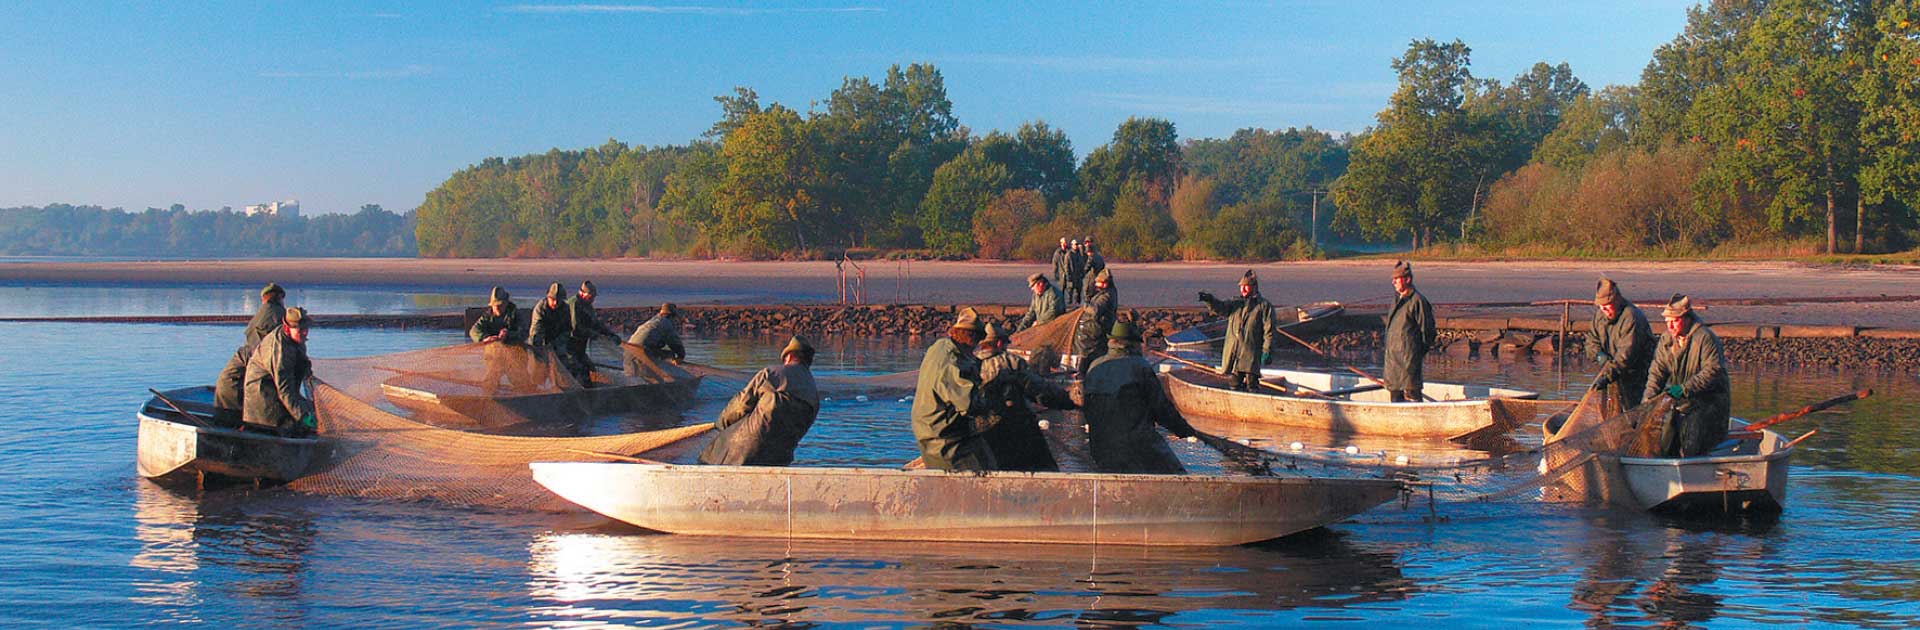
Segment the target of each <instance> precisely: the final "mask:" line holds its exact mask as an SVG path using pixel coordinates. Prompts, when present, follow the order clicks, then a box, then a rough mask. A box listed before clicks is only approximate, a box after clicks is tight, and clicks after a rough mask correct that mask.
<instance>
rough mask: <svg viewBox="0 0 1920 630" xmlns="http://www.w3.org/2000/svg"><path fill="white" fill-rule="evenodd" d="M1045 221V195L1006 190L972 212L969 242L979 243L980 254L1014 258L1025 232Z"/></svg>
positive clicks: (1019, 190) (1029, 190)
mask: <svg viewBox="0 0 1920 630" xmlns="http://www.w3.org/2000/svg"><path fill="white" fill-rule="evenodd" d="M1046 221H1047V197H1046V195H1043V194H1041V193H1040V191H1038V190H1032V189H1015V190H1009V191H1006V192H1003V193H1000V196H998V197H995V198H994V199H993V201H991V202H989V203H988V204H987V207H985V208H982V209H981V210H980V212H978V213H976V214H974V215H973V242H974V243H977V244H979V246H980V250H979V252H978V253H979V256H980V257H981V258H1014V257H1016V256H1018V252H1019V249H1020V244H1021V241H1022V240H1023V239H1024V238H1025V236H1026V234H1027V233H1028V232H1031V231H1032V230H1033V228H1035V227H1037V226H1039V225H1040V224H1042V223H1045V222H1046Z"/></svg>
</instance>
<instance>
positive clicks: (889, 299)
mask: <svg viewBox="0 0 1920 630" xmlns="http://www.w3.org/2000/svg"><path fill="white" fill-rule="evenodd" d="M1390 264H1391V263H1389V262H1387V261H1385V260H1381V259H1370V260H1335V261H1309V262H1284V263H1263V264H1231V263H1185V262H1170V263H1150V264H1132V263H1116V264H1114V265H1112V269H1113V270H1114V274H1115V278H1116V284H1117V285H1118V288H1119V291H1120V298H1121V299H1120V302H1121V304H1122V306H1123V307H1128V308H1132V307H1161V306H1191V305H1194V304H1196V301H1195V298H1194V294H1195V293H1196V292H1198V291H1211V292H1213V293H1216V294H1223V295H1224V294H1230V293H1232V291H1233V289H1234V286H1235V283H1236V280H1237V279H1238V278H1239V276H1240V274H1241V273H1242V271H1244V270H1246V269H1254V270H1256V272H1257V273H1258V274H1259V275H1260V277H1261V286H1262V287H1263V289H1264V290H1265V294H1266V296H1267V297H1268V299H1270V300H1272V301H1274V302H1275V303H1279V304H1297V303H1303V302H1310V301H1319V300H1340V301H1343V302H1348V303H1354V302H1362V301H1366V302H1371V303H1374V304H1383V303H1384V302H1385V300H1386V298H1387V296H1388V293H1389V291H1390V289H1389V288H1388V281H1387V275H1388V270H1389V268H1390ZM859 265H860V266H861V267H863V268H865V270H866V272H867V297H868V301H870V302H874V303H893V302H912V303H924V304H1010V305H1024V304H1026V303H1027V301H1028V299H1029V298H1030V297H1031V294H1030V293H1029V292H1028V290H1027V288H1026V286H1025V278H1026V276H1027V275H1028V274H1031V273H1035V272H1049V271H1050V266H1048V265H1045V264H1038V263H1021V262H988V261H958V262H942V261H922V262H912V263H902V262H895V261H865V262H861V263H859ZM1414 268H1415V278H1416V283H1417V284H1418V285H1419V286H1420V288H1421V290H1422V292H1423V293H1425V294H1426V295H1427V297H1428V298H1429V299H1431V300H1433V301H1434V302H1435V303H1438V304H1442V305H1443V306H1444V305H1447V304H1467V303H1477V304H1484V303H1491V302H1503V303H1516V302H1520V303H1524V302H1538V301H1546V300H1555V299H1574V300H1582V301H1584V300H1586V299H1590V297H1591V296H1592V294H1593V285H1594V282H1595V278H1597V277H1598V275H1599V274H1600V273H1603V272H1604V273H1606V274H1608V275H1609V276H1610V277H1612V278H1614V279H1615V280H1617V281H1619V282H1620V283H1621V285H1622V286H1623V287H1624V289H1625V291H1626V294H1627V295H1628V297H1630V298H1633V299H1634V300H1636V301H1639V302H1643V303H1645V302H1659V301H1662V300H1664V299H1665V297H1666V296H1667V295H1669V294H1671V293H1676V292H1684V293H1689V294H1692V295H1695V296H1698V297H1699V298H1701V299H1702V300H1703V301H1705V302H1707V303H1708V304H1709V305H1711V304H1712V300H1713V298H1721V299H1731V298H1782V297H1790V298H1822V299H1824V300H1825V301H1827V302H1834V301H1836V300H1835V298H1845V297H1848V296H1852V297H1860V298H1874V299H1885V298H1883V297H1882V296H1894V297H1895V298H1899V297H1901V296H1920V267H1914V266H1901V265H1877V266H1850V267H1837V266H1822V265H1811V264H1805V263H1793V262H1765V263H1763V262H1740V263H1727V262H1675V261H1663V262H1630V261H1606V262H1596V261H1476V262H1462V261H1444V260H1442V261H1432V262H1428V261H1420V260H1416V261H1415V262H1414ZM846 270H847V272H848V275H849V276H853V275H855V268H854V267H853V266H852V265H848V266H847V267H846ZM909 276H911V281H910V284H909ZM586 279H590V280H593V281H594V283H595V284H597V285H598V286H599V287H600V288H601V291H602V293H606V294H609V295H610V296H617V297H614V299H612V300H609V301H610V302H617V303H621V304H651V303H657V302H660V301H674V302H681V303H688V304H821V303H833V302H837V301H838V299H839V295H838V289H837V285H836V273H835V269H834V263H831V262H821V261H806V262H778V261H713V260H649V259H447V258H271V259H246V260H207V259H198V260H167V261H143V262H52V261H46V262H0V285H11V286H52V287H57V286H162V287H164V286H255V285H261V284H265V283H266V282H268V281H273V282H278V283H280V284H283V285H287V286H289V287H290V288H293V289H294V290H295V291H298V290H299V288H301V287H316V288H318V287H327V288H337V287H352V288H365V289H369V290H386V289H394V290H401V289H427V290H431V291H438V292H447V291H452V292H459V291H470V292H473V293H475V294H476V295H481V294H484V293H485V291H486V289H487V288H488V287H491V286H494V285H502V286H505V287H507V288H508V289H509V290H510V291H512V292H513V293H514V295H515V297H516V298H517V299H519V300H521V301H522V303H523V304H524V303H530V302H531V299H532V298H533V297H534V296H536V295H538V294H539V293H541V292H543V291H544V289H545V287H546V285H547V284H548V283H550V282H555V281H559V282H563V283H565V284H567V285H568V288H569V290H571V289H572V287H573V286H575V285H577V284H578V283H579V281H581V280H586ZM909 287H910V288H911V293H910V294H909V292H908V291H909ZM1840 302H1841V303H1804V304H1773V305H1765V306H1721V307H1719V308H1715V309H1713V310H1711V311H1709V312H1710V314H1709V317H1711V318H1713V319H1714V321H1722V322H1725V321H1755V322H1776V323H1795V324H1825V325H1831V324H1840V325H1856V326H1885V327H1906V326H1912V325H1913V322H1914V318H1913V316H1912V312H1913V306H1914V304H1913V303H1912V302H1906V301H1900V300H1898V299H1896V300H1894V301H1890V302H1889V301H1882V302H1845V301H1844V300H1841V301H1840ZM1443 310H1451V311H1453V313H1451V314H1453V315H1457V316H1473V315H1476V314H1482V313H1487V314H1497V315H1506V316H1532V315H1541V314H1549V313H1550V314H1551V315H1553V316H1556V317H1557V316H1558V315H1559V311H1560V310H1561V309H1560V308H1558V307H1550V306H1540V307H1530V308H1526V307H1523V308H1511V307H1504V308H1498V309H1486V308H1450V309H1443ZM1591 312H1592V309H1591V307H1589V306H1585V305H1584V304H1581V305H1576V306H1575V307H1574V309H1573V313H1574V319H1575V320H1576V321H1577V322H1579V323H1580V324H1581V325H1584V323H1585V321H1586V320H1587V318H1589V317H1591ZM1655 316H1656V317H1657V314H1655Z"/></svg>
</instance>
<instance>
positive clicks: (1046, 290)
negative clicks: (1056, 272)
mask: <svg viewBox="0 0 1920 630" xmlns="http://www.w3.org/2000/svg"><path fill="white" fill-rule="evenodd" d="M1027 288H1029V289H1032V290H1033V300H1032V301H1031V302H1028V303H1027V314H1025V315H1021V316H1020V323H1019V324H1018V325H1017V326H1015V329H1016V330H1026V329H1028V328H1032V327H1034V326H1039V325H1041V324H1045V323H1047V322H1050V321H1053V318H1055V317H1059V316H1060V314H1061V313H1064V312H1066V311H1067V297H1066V296H1064V295H1061V294H1060V290H1059V289H1055V288H1053V285H1051V284H1048V283H1047V274H1044V273H1036V274H1033V275H1031V276H1027Z"/></svg>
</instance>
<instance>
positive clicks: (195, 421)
mask: <svg viewBox="0 0 1920 630" xmlns="http://www.w3.org/2000/svg"><path fill="white" fill-rule="evenodd" d="M147 391H149V392H153V397H154V398H158V399H160V402H163V403H167V406H168V407H172V408H173V412H174V413H177V414H180V417H181V418H182V419H185V420H186V421H187V422H188V423H189V424H192V425H194V426H197V427H203V428H208V429H213V428H217V427H214V426H213V425H211V424H207V423H206V422H204V421H202V420H201V419H200V416H196V415H193V414H192V413H188V412H187V410H186V409H182V408H180V404H179V403H176V402H173V399H172V398H168V397H167V395H166V394H162V393H160V390H157V389H154V388H151V387H149V388H147Z"/></svg>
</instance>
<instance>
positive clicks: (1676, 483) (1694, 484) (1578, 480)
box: [1546, 419, 1793, 514]
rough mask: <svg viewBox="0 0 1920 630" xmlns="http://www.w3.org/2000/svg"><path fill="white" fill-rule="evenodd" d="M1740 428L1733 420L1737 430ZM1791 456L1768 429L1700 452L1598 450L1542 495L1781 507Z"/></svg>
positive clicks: (1653, 506) (1648, 506) (1678, 509)
mask: <svg viewBox="0 0 1920 630" xmlns="http://www.w3.org/2000/svg"><path fill="white" fill-rule="evenodd" d="M1744 428H1745V423H1744V422H1742V421H1740V420H1738V419H1735V420H1734V421H1733V422H1732V429H1733V431H1734V432H1735V433H1738V432H1740V431H1742V430H1743V429H1744ZM1792 457H1793V449H1792V447H1791V446H1788V445H1787V441H1786V439H1785V438H1784V437H1782V436H1781V435H1780V434H1778V433H1774V432H1772V431H1761V432H1760V435H1759V436H1757V437H1752V438H1747V439H1744V440H1740V441H1739V442H1737V443H1735V445H1734V446H1733V447H1732V448H1730V449H1724V450H1721V451H1716V452H1715V453H1712V454H1710V455H1707V456H1704V457H1688V458H1668V457H1618V456H1613V455H1602V456H1599V457H1595V458H1593V459H1592V460H1590V461H1588V462H1586V463H1585V464H1583V465H1582V466H1581V467H1580V468H1578V469H1575V470H1574V471H1573V472H1572V473H1570V474H1569V475H1567V476H1566V477H1565V478H1563V479H1561V480H1560V481H1557V482H1555V483H1554V484H1552V485H1550V486H1549V487H1548V489H1547V492H1548V494H1547V495H1546V496H1547V498H1548V499H1549V500H1553V501H1574V502H1583V503H1590V504H1611V505H1616V506H1620V507H1624V508H1630V509H1640V510H1647V511H1652V512H1661V513H1676V514H1739V513H1749V512H1752V513H1772V512H1779V511H1781V510H1783V509H1785V508H1786V505H1787V481H1788V470H1789V466H1788V464H1789V462H1790V460H1791V459H1792Z"/></svg>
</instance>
